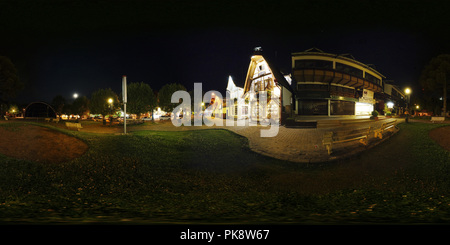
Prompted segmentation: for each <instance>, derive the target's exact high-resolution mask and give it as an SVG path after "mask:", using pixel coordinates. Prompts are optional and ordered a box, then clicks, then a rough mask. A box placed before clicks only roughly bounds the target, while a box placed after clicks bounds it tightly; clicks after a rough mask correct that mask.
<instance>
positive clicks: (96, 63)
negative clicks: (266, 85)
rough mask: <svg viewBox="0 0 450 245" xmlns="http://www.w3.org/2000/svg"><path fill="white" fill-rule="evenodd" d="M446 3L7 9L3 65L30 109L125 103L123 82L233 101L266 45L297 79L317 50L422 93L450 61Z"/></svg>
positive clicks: (361, 0)
mask: <svg viewBox="0 0 450 245" xmlns="http://www.w3.org/2000/svg"><path fill="white" fill-rule="evenodd" d="M447 2H448V1H423V0H417V1H408V0H390V1H384V0H383V1H376V0H371V1H366V0H354V1H350V0H342V1H339V0H335V1H331V0H313V1H302V0H298V1H294V0H292V1H283V0H277V1H268V0H259V1H256V0H241V1H233V0H230V1H221V0H212V1H196V0H193V1H181V0H165V1H133V0H128V1H119V0H116V1H106V0H103V1H100V0H91V1H80V0H79V1H70V0H59V1H57V0H52V1H50V0H46V1H44V0H35V1H25V0H14V1H5V0H0V55H5V56H8V57H9V58H11V59H12V61H13V62H14V63H15V65H16V67H17V68H18V70H19V75H20V78H21V79H22V81H23V82H25V83H26V89H25V90H24V91H23V92H22V93H21V94H20V96H19V97H18V99H17V100H18V101H19V102H22V103H28V102H31V101H47V102H51V100H52V98H53V97H55V96H56V95H63V96H64V97H66V99H71V97H72V94H73V93H75V92H77V93H79V94H80V95H86V96H88V97H90V95H91V93H92V92H93V91H95V90H97V89H99V88H112V89H113V90H115V91H116V93H118V94H119V93H120V92H121V90H120V89H121V79H122V75H127V77H128V82H129V83H130V82H141V81H142V82H146V83H148V84H149V85H150V86H151V87H152V88H153V89H154V90H159V89H160V88H161V86H162V85H163V84H165V83H173V82H176V83H181V84H183V85H185V86H186V87H187V88H188V89H192V88H193V84H194V83H195V82H199V83H202V84H203V89H204V90H212V89H214V90H218V91H221V92H222V93H223V94H225V88H226V85H227V80H228V76H229V75H231V76H232V77H233V79H234V81H235V82H236V83H237V85H238V86H243V82H244V79H245V75H246V72H247V68H248V65H249V62H250V56H251V54H252V51H253V48H254V47H257V46H261V47H262V48H263V50H264V53H265V54H266V55H267V56H269V58H271V60H273V61H275V62H276V63H277V65H278V66H279V68H280V69H282V70H284V71H286V72H289V71H290V66H291V53H292V52H299V51H304V50H306V49H309V48H311V47H317V48H319V49H321V50H323V51H325V52H329V53H336V54H342V53H350V54H352V55H353V56H354V57H355V58H356V59H357V60H358V61H361V62H363V63H366V64H373V65H375V66H376V68H377V70H378V71H379V72H381V73H382V74H384V75H385V76H386V79H389V80H394V81H395V82H396V83H397V84H399V85H400V86H412V87H414V86H416V84H417V81H418V77H419V75H420V72H421V70H422V68H423V67H424V65H425V64H426V63H427V62H428V61H429V60H430V59H431V58H432V57H434V56H436V55H438V54H441V53H450V28H449V26H450V25H449V23H450V17H449V16H450V14H449V13H450V8H449V7H450V4H449V3H447ZM414 88H415V87H414Z"/></svg>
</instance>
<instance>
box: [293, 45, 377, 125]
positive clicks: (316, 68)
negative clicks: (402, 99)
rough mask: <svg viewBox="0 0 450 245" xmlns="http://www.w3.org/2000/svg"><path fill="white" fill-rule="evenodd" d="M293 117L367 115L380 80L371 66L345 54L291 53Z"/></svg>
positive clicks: (373, 102)
mask: <svg viewBox="0 0 450 245" xmlns="http://www.w3.org/2000/svg"><path fill="white" fill-rule="evenodd" d="M292 76H293V82H294V84H293V85H294V87H295V91H296V95H295V101H294V108H295V110H294V111H295V114H297V115H328V116H331V115H367V116H368V115H370V114H371V113H372V111H373V110H374V109H375V104H377V97H378V96H379V94H382V93H383V79H384V78H385V77H384V76H383V75H382V74H381V73H380V72H378V71H377V70H375V69H374V68H373V67H372V66H370V65H367V64H363V63H361V62H359V61H357V60H355V58H354V57H353V56H351V55H349V54H341V55H337V54H329V53H325V52H323V51H322V50H319V49H315V48H313V49H308V50H306V51H304V52H297V53H292Z"/></svg>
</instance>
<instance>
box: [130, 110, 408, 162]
mask: <svg viewBox="0 0 450 245" xmlns="http://www.w3.org/2000/svg"><path fill="white" fill-rule="evenodd" d="M391 120H396V123H399V122H401V121H403V119H388V118H386V119H382V120H377V121H375V120H357V121H351V122H350V121H349V123H342V125H341V126H338V127H324V128H286V127H284V126H280V127H279V131H278V134H277V135H276V136H275V137H261V130H267V129H269V126H261V125H255V124H249V123H248V121H247V122H246V125H245V126H227V123H226V122H225V121H223V126H217V125H213V126H206V125H203V126H180V127H175V126H174V125H173V124H172V123H171V121H166V122H163V123H158V124H155V125H149V126H144V127H139V130H162V131H183V130H202V129H214V128H222V129H227V130H230V131H232V132H234V133H236V134H239V135H242V136H244V137H246V138H247V139H248V140H249V146H250V148H251V150H253V151H255V152H258V153H260V154H263V155H266V156H269V157H273V158H277V159H281V160H288V161H292V162H303V163H310V162H311V163H312V162H325V161H330V160H336V159H339V158H343V157H347V156H349V155H352V154H356V153H359V152H363V151H364V150H365V149H367V147H366V146H364V145H362V144H360V143H359V142H358V141H351V142H347V143H340V144H336V145H333V153H332V154H331V155H329V154H328V152H327V149H326V148H325V147H324V146H323V143H322V139H323V135H324V133H325V132H328V131H352V130H358V129H365V128H368V127H371V128H378V127H380V126H381V125H382V123H385V122H388V121H391ZM215 122H216V123H217V120H216V121H215ZM131 131H133V128H132V127H130V131H129V132H131ZM379 142H381V140H379V139H375V138H373V137H371V138H370V140H369V146H368V147H371V146H373V145H376V144H378V143H379Z"/></svg>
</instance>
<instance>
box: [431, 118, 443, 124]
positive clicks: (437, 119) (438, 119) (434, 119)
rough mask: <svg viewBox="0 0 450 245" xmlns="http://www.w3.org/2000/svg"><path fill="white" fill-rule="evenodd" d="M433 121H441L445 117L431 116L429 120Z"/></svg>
mask: <svg viewBox="0 0 450 245" xmlns="http://www.w3.org/2000/svg"><path fill="white" fill-rule="evenodd" d="M430 121H432V122H433V123H435V122H443V121H445V117H431V120H430Z"/></svg>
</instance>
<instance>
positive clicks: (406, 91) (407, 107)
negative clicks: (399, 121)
mask: <svg viewBox="0 0 450 245" xmlns="http://www.w3.org/2000/svg"><path fill="white" fill-rule="evenodd" d="M405 94H406V122H408V116H409V95H410V94H411V89H410V88H406V89H405Z"/></svg>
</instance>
